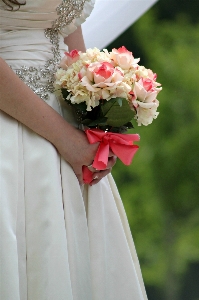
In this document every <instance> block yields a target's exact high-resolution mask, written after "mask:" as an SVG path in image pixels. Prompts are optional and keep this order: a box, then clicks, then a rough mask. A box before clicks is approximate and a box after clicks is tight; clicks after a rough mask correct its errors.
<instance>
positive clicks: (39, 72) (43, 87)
mask: <svg viewBox="0 0 199 300" xmlns="http://www.w3.org/2000/svg"><path fill="white" fill-rule="evenodd" d="M86 1H87V0H63V1H62V3H61V4H60V5H59V6H58V7H57V9H56V10H57V15H58V18H57V19H56V20H55V21H53V23H52V27H51V28H47V29H45V31H44V34H45V37H46V38H48V39H49V40H50V43H51V44H52V48H51V51H52V58H51V59H49V60H47V61H46V63H45V65H44V66H43V67H39V68H36V67H27V66H23V67H21V68H20V69H17V70H15V72H16V74H17V75H18V76H19V78H20V79H22V80H23V81H24V82H25V83H26V84H27V85H28V86H29V87H30V88H31V89H32V90H33V92H34V93H35V94H37V95H38V96H39V97H40V98H41V99H43V100H48V98H49V93H53V92H54V87H53V83H54V74H55V72H56V70H57V66H58V64H59V62H60V58H61V56H60V50H59V31H60V30H62V29H63V28H64V27H65V26H66V25H69V24H70V23H71V22H72V21H73V20H74V19H75V18H79V17H80V16H81V12H82V10H83V8H84V4H85V2H86Z"/></svg>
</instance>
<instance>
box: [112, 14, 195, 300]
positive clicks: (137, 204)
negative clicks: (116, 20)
mask: <svg viewBox="0 0 199 300" xmlns="http://www.w3.org/2000/svg"><path fill="white" fill-rule="evenodd" d="M157 19H158V18H157V16H155V15H154V14H153V11H150V12H148V13H147V14H145V16H144V17H142V18H141V19H140V20H139V21H138V22H137V23H136V24H135V25H133V26H132V28H131V29H129V30H131V31H132V37H133V41H132V43H134V44H136V46H137V49H138V48H141V49H142V51H141V53H142V55H143V56H144V58H145V59H144V65H145V66H146V67H149V68H152V69H153V70H154V71H156V72H157V73H158V79H159V81H160V82H161V83H162V85H163V91H162V92H161V93H160V94H159V97H158V99H159V100H160V107H159V111H160V115H159V117H158V119H157V120H155V121H154V123H153V124H151V125H150V126H149V127H147V128H146V127H136V129H135V130H134V132H135V131H136V132H138V133H140V135H141V141H140V143H139V145H140V149H139V151H138V153H137V154H136V157H135V158H134V161H133V163H132V165H131V166H130V167H125V166H123V165H122V164H121V163H120V162H118V164H117V166H116V168H115V169H114V170H113V174H114V177H115V179H116V182H117V183H118V186H119V190H120V193H121V195H122V198H123V199H124V205H125V208H126V210H127V214H128V218H129V221H130V225H131V228H132V232H133V235H134V238H135V242H136V246H137V250H138V253H139V257H140V260H141V265H142V270H143V275H144V278H145V281H146V283H147V284H148V285H150V286H158V287H159V290H160V291H161V292H160V294H161V295H162V298H161V296H160V297H159V298H158V299H159V300H160V299H161V300H162V299H164V300H178V299H179V295H180V288H181V285H182V278H183V274H185V271H186V270H187V268H188V265H189V263H191V262H195V261H199V199H198V195H199V172H198V170H199V155H198V149H199V113H198V111H199V101H198V97H199V96H198V95H199V93H198V66H199V55H198V49H199V25H194V26H193V25H191V23H190V22H189V21H188V19H186V18H185V17H184V16H183V15H179V16H178V17H177V18H176V20H175V22H170V21H161V23H160V22H159V21H158V20H157ZM129 33H130V32H129ZM129 33H128V34H129ZM118 41H119V40H117V41H115V42H116V44H117V43H118ZM122 44H124V45H125V46H126V43H125V42H124V43H122ZM111 47H118V46H117V45H114V43H113V44H111V45H110V47H109V48H111ZM127 48H128V47H127ZM133 52H134V51H133ZM136 56H140V55H136ZM141 62H142V63H143V60H142V57H141ZM156 299H157V298H156ZM189 300H195V299H194V298H193V299H191V298H190V299H189Z"/></svg>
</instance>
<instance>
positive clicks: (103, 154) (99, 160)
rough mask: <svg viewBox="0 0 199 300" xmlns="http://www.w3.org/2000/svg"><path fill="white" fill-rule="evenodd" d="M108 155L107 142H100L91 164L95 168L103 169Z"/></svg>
mask: <svg viewBox="0 0 199 300" xmlns="http://www.w3.org/2000/svg"><path fill="white" fill-rule="evenodd" d="M108 155H109V144H104V143H103V142H101V143H100V144H99V147H98V149H97V153H96V155H95V158H94V162H93V164H92V166H93V167H94V168H95V169H97V170H104V169H106V167H107V163H108Z"/></svg>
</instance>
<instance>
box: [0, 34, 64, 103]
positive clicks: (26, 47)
mask: <svg viewBox="0 0 199 300" xmlns="http://www.w3.org/2000/svg"><path fill="white" fill-rule="evenodd" d="M8 35H9V36H8ZM27 35H28V36H27ZM0 38H1V43H0V56H1V57H2V58H3V59H4V60H5V61H6V62H7V63H8V64H9V65H10V67H11V68H12V69H13V70H14V71H15V73H16V74H17V75H18V76H19V78H20V79H22V80H23V81H24V82H25V83H26V84H27V85H28V86H29V87H30V88H31V89H32V90H33V91H34V93H36V94H37V95H38V96H39V97H40V98H42V99H43V100H47V99H48V98H49V93H52V92H53V91H54V87H53V83H54V74H55V72H56V70H57V68H58V65H59V62H60V59H61V54H62V53H63V51H64V50H66V49H64V48H66V45H64V43H63V37H62V36H61V37H60V35H59V34H58V32H57V31H55V30H53V29H46V30H45V31H44V30H31V31H27V30H20V31H12V32H7V33H6V32H4V33H3V34H0Z"/></svg>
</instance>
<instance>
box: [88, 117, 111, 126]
mask: <svg viewBox="0 0 199 300" xmlns="http://www.w3.org/2000/svg"><path fill="white" fill-rule="evenodd" d="M106 124H107V118H106V117H102V118H98V119H96V120H94V121H93V120H91V122H90V123H87V125H88V126H97V125H106Z"/></svg>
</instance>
